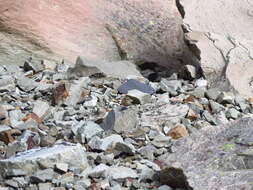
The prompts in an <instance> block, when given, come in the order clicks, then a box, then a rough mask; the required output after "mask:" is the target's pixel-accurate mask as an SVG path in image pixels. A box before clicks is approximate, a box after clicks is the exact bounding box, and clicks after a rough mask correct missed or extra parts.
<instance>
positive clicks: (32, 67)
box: [23, 59, 45, 74]
mask: <svg viewBox="0 0 253 190" xmlns="http://www.w3.org/2000/svg"><path fill="white" fill-rule="evenodd" d="M23 69H24V71H26V72H27V71H33V73H34V74H35V73H38V72H41V71H43V70H44V69H45V65H44V64H43V61H41V62H35V61H33V60H32V59H30V60H26V61H25V63H24V67H23Z"/></svg>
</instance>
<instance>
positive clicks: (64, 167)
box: [55, 163, 69, 173]
mask: <svg viewBox="0 0 253 190" xmlns="http://www.w3.org/2000/svg"><path fill="white" fill-rule="evenodd" d="M68 168H69V165H68V164H66V163H56V164H55V169H56V171H59V172H61V173H66V172H67V171H68Z"/></svg>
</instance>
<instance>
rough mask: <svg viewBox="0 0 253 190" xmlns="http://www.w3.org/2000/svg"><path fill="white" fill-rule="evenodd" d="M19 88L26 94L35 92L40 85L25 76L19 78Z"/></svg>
mask: <svg viewBox="0 0 253 190" xmlns="http://www.w3.org/2000/svg"><path fill="white" fill-rule="evenodd" d="M17 86H18V87H19V88H20V89H21V90H23V91H25V92H30V91H32V90H34V89H35V88H36V87H37V86H38V85H37V84H36V82H35V81H33V80H32V79H29V78H27V77H24V76H19V77H18V78H17Z"/></svg>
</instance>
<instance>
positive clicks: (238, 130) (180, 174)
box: [160, 118, 253, 190]
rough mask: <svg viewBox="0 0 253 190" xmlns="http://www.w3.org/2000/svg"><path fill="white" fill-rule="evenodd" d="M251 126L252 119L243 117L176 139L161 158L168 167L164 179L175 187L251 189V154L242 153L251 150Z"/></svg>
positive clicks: (210, 189) (163, 173)
mask: <svg viewBox="0 0 253 190" xmlns="http://www.w3.org/2000/svg"><path fill="white" fill-rule="evenodd" d="M252 126H253V119H252V118H243V119H240V120H238V121H236V122H232V123H229V124H225V125H221V126H219V127H207V128H205V130H201V131H200V132H199V133H198V134H192V135H191V136H190V137H187V138H184V139H181V140H179V141H176V142H175V143H174V145H173V146H172V149H171V150H172V152H173V153H172V154H171V153H170V154H168V155H167V157H166V158H165V160H162V161H165V162H166V164H167V166H168V167H167V169H165V170H162V171H161V172H160V179H161V182H162V183H163V184H167V185H169V186H171V187H173V188H186V189H187V188H192V189H196V190H201V189H207V190H213V189H214V188H216V189H224V190H225V189H226V190H230V189H246V190H251V189H252V184H251V182H252V175H253V172H252V168H253V165H252V164H250V163H252V157H248V156H247V155H244V154H240V153H239V152H244V151H246V150H248V148H249V147H248V146H244V145H245V144H247V145H249V144H250V143H249V142H252V132H253V128H252ZM250 139H251V140H250ZM251 145H252V144H251ZM182 155H183V156H182ZM214 158H215V162H214ZM224 173H226V175H224ZM170 176H173V181H172V180H170V179H172V178H170ZM175 182H178V183H175Z"/></svg>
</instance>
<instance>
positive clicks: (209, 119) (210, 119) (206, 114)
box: [202, 111, 217, 125]
mask: <svg viewBox="0 0 253 190" xmlns="http://www.w3.org/2000/svg"><path fill="white" fill-rule="evenodd" d="M202 117H203V118H204V119H205V120H206V121H207V122H209V123H211V124H213V125H216V124H217V123H216V120H215V118H214V117H213V116H212V115H211V114H210V113H209V112H208V111H204V112H203V114H202Z"/></svg>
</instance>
